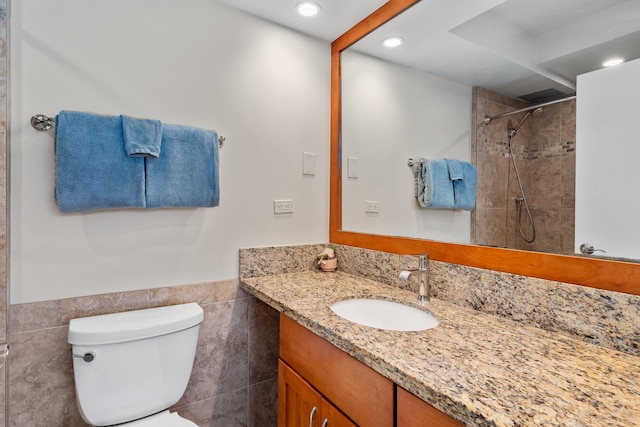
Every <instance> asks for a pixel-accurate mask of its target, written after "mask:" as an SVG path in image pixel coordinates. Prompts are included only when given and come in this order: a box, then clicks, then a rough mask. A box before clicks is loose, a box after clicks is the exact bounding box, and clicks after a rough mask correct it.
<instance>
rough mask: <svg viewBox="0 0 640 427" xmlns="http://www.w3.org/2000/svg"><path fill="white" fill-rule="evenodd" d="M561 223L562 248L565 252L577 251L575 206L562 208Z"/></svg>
mask: <svg viewBox="0 0 640 427" xmlns="http://www.w3.org/2000/svg"><path fill="white" fill-rule="evenodd" d="M560 215H561V224H560V237H561V239H562V243H561V250H562V253H564V254H573V253H575V246H576V245H575V238H576V237H575V236H576V233H575V229H576V221H575V209H574V208H562V209H560Z"/></svg>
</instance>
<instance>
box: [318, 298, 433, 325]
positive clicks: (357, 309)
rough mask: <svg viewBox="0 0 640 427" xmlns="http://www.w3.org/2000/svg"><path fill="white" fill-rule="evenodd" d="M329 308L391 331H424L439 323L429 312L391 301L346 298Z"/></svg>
mask: <svg viewBox="0 0 640 427" xmlns="http://www.w3.org/2000/svg"><path fill="white" fill-rule="evenodd" d="M329 308H331V310H332V311H333V312H334V313H336V314H337V315H338V316H340V317H342V318H344V319H347V320H350V321H352V322H355V323H359V324H361V325H365V326H370V327H372V328H379V329H388V330H392V331H424V330H426V329H431V328H435V327H436V326H438V324H439V322H438V319H436V318H435V317H433V316H432V315H431V313H428V312H426V311H423V310H420V309H418V308H415V307H411V306H408V305H404V304H401V303H398V302H393V301H385V300H379V299H348V300H344V301H338V302H336V303H334V304H331V305H330V306H329Z"/></svg>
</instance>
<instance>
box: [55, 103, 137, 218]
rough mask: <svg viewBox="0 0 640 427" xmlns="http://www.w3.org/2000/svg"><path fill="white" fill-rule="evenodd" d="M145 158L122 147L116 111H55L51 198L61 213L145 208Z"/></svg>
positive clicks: (120, 126)
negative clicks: (131, 155) (54, 147)
mask: <svg viewBox="0 0 640 427" xmlns="http://www.w3.org/2000/svg"><path fill="white" fill-rule="evenodd" d="M144 180H145V177H144V159H142V158H134V157H128V156H127V153H126V152H125V150H124V139H123V133H122V119H121V118H120V116H115V117H114V116H100V115H97V114H91V113H81V112H74V111H61V112H60V114H59V115H58V116H56V190H55V196H56V202H57V204H58V208H59V209H60V210H61V211H62V212H87V211H94V210H102V209H116V208H125V207H136V208H144V207H145V198H144Z"/></svg>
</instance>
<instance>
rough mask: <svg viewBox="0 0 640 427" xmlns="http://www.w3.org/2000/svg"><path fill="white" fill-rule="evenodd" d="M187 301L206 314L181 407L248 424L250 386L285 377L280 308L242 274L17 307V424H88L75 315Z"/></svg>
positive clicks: (12, 365) (212, 419) (215, 420)
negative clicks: (81, 402)
mask: <svg viewBox="0 0 640 427" xmlns="http://www.w3.org/2000/svg"><path fill="white" fill-rule="evenodd" d="M186 302H197V303H199V304H200V305H201V306H202V308H203V310H204V314H205V315H204V320H203V322H202V324H201V325H200V334H199V339H198V347H197V351H196V360H195V361H194V366H193V371H192V376H191V380H190V382H189V385H188V386H187V390H186V391H185V394H184V396H183V398H182V399H181V400H180V402H178V404H176V406H175V407H176V408H177V409H178V412H179V413H182V414H185V415H186V414H195V415H194V417H193V418H191V417H190V416H189V415H186V416H187V418H191V419H192V420H193V421H194V422H196V423H198V424H199V425H201V426H205V425H234V426H235V425H238V426H244V425H247V419H248V418H247V417H248V413H249V407H250V405H251V404H252V402H251V401H250V399H249V389H250V387H251V386H252V385H253V384H254V383H260V384H262V383H264V382H266V381H270V380H274V379H275V378H277V371H276V370H275V369H274V368H273V366H275V365H276V362H274V361H273V359H274V358H275V357H277V349H278V338H277V334H278V333H277V329H276V326H274V323H275V319H277V312H276V311H275V310H273V309H271V308H270V307H268V306H266V305H264V304H262V303H259V302H258V301H257V300H256V301H252V300H251V299H250V298H249V297H248V295H247V294H246V293H245V292H244V291H242V290H240V289H239V280H238V279H234V280H226V281H220V282H208V283H200V284H194V285H180V286H172V287H168V288H160V289H149V290H143V291H133V292H125V293H113V294H106V295H96V296H89V297H80V298H69V299H65V300H57V301H43V302H38V303H29V304H17V305H13V306H11V330H10V336H9V340H10V344H11V353H12V354H11V358H10V359H9V367H8V370H9V379H8V381H9V387H8V390H9V396H8V401H9V406H8V411H9V414H8V417H9V420H10V424H9V425H15V426H27V425H29V426H31V425H33V426H38V425H56V426H58V425H59V426H69V427H76V426H78V427H79V426H85V425H86V424H85V423H84V422H83V421H82V419H81V417H80V415H79V412H78V408H77V406H76V401H75V389H74V384H73V367H72V360H71V346H70V345H69V344H67V333H68V324H69V319H71V318H74V317H84V316H92V315H98V314H105V313H113V312H120V311H126V310H134V309H141V308H148V307H157V306H164V305H172V304H180V303H186ZM254 310H255V313H254V312H253V311H254ZM250 319H252V321H253V322H254V324H253V325H252V324H251V322H250ZM276 325H277V324H276ZM250 360H251V361H253V363H255V365H254V366H252V365H251V364H250ZM263 363H264V366H262V364H263ZM251 378H255V379H256V380H255V381H253V380H252V379H251ZM276 396H277V394H273V395H271V396H262V399H263V400H264V401H268V400H269V399H273V400H275V399H276ZM253 398H254V399H255V396H254V397H253ZM263 406H264V405H263ZM196 416H197V417H196ZM264 416H265V417H267V418H268V417H273V416H275V415H274V414H264Z"/></svg>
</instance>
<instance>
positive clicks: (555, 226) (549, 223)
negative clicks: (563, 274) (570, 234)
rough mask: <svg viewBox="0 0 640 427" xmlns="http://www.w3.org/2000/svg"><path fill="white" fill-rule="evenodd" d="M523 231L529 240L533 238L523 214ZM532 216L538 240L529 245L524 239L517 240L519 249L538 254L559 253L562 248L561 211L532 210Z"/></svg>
mask: <svg viewBox="0 0 640 427" xmlns="http://www.w3.org/2000/svg"><path fill="white" fill-rule="evenodd" d="M522 215H523V221H522V222H523V226H522V230H523V233H524V235H525V236H527V238H530V237H531V236H532V231H531V229H530V228H528V221H527V220H526V219H525V218H524V216H525V215H526V214H525V213H524V212H523V214H522ZM531 215H532V216H533V218H534V222H535V225H536V238H535V240H534V241H533V243H527V242H525V241H524V240H523V239H522V238H519V239H516V241H517V249H524V250H529V251H537V252H558V248H560V247H561V246H562V236H561V234H560V209H535V208H532V209H531Z"/></svg>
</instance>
